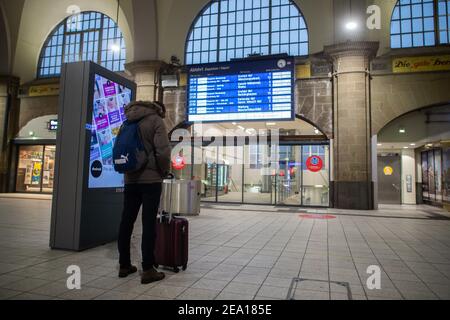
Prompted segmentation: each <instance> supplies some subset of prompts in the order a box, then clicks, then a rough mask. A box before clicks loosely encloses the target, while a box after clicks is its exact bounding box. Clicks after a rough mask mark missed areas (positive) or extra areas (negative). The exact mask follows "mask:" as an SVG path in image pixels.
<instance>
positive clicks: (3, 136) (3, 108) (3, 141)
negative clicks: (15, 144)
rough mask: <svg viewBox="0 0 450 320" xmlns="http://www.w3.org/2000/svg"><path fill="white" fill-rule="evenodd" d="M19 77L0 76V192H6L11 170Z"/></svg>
mask: <svg viewBox="0 0 450 320" xmlns="http://www.w3.org/2000/svg"><path fill="white" fill-rule="evenodd" d="M18 88H19V79H17V78H14V77H9V76H0V193H1V192H7V191H10V190H8V185H9V181H10V179H11V177H12V175H14V174H15V173H14V172H11V161H10V160H11V152H12V144H11V139H13V138H14V136H15V135H16V134H17V131H18V119H19V99H18V98H17V93H18Z"/></svg>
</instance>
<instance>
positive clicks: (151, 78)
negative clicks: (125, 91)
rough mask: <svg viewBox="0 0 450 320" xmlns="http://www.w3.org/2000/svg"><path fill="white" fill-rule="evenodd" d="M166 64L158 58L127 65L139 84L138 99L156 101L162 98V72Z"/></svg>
mask: <svg viewBox="0 0 450 320" xmlns="http://www.w3.org/2000/svg"><path fill="white" fill-rule="evenodd" d="M165 66H166V63H165V62H163V61H158V60H152V61H136V62H131V63H128V64H126V65H125V68H126V69H127V70H128V71H129V72H130V73H131V74H132V75H133V77H134V81H135V82H136V84H137V93H136V99H137V100H144V101H156V100H161V99H162V96H161V95H162V91H161V88H160V74H161V70H162V69H163V68H164V67H165Z"/></svg>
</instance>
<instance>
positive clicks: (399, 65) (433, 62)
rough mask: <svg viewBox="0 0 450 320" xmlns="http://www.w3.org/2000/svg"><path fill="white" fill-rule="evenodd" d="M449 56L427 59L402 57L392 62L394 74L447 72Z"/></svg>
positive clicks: (449, 67)
mask: <svg viewBox="0 0 450 320" xmlns="http://www.w3.org/2000/svg"><path fill="white" fill-rule="evenodd" d="M449 70H450V55H442V56H429V57H404V58H398V59H394V60H393V61H392V71H393V72H394V73H405V72H426V71H449Z"/></svg>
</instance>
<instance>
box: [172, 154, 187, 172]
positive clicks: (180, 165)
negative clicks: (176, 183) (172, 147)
mask: <svg viewBox="0 0 450 320" xmlns="http://www.w3.org/2000/svg"><path fill="white" fill-rule="evenodd" d="M172 167H173V168H174V169H175V170H181V169H184V167H186V161H185V160H184V157H183V156H176V157H175V159H173V160H172Z"/></svg>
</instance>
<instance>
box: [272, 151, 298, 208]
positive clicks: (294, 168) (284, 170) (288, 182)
mask: <svg viewBox="0 0 450 320" xmlns="http://www.w3.org/2000/svg"><path fill="white" fill-rule="evenodd" d="M279 150H280V152H279V170H278V179H277V204H282V205H292V206H299V205H301V201H302V199H301V183H302V177H301V175H302V171H301V161H300V159H301V155H300V154H301V150H300V146H280V147H279Z"/></svg>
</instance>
